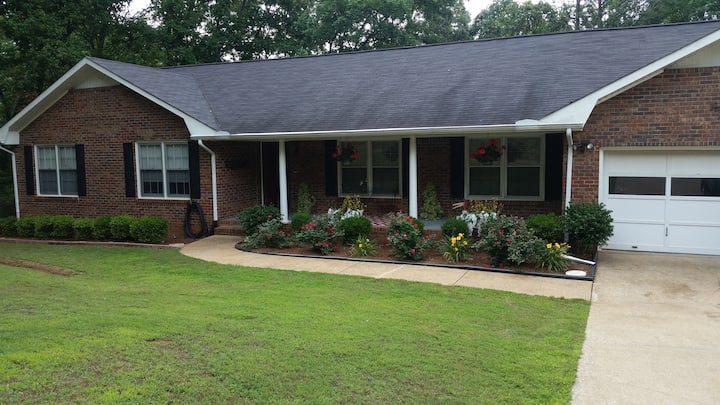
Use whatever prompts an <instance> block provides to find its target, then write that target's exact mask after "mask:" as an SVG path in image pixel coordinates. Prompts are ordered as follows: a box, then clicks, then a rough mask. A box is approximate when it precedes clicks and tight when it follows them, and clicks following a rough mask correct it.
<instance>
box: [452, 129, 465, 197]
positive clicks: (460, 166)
mask: <svg viewBox="0 0 720 405" xmlns="http://www.w3.org/2000/svg"><path fill="white" fill-rule="evenodd" d="M449 180H450V198H457V199H462V198H465V138H463V137H461V136H460V137H454V138H450V179H449Z"/></svg>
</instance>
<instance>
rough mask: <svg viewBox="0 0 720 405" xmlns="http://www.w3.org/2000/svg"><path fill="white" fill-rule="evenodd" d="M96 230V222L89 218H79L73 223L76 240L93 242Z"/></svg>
mask: <svg viewBox="0 0 720 405" xmlns="http://www.w3.org/2000/svg"><path fill="white" fill-rule="evenodd" d="M94 229H95V221H94V220H92V219H89V218H78V219H76V220H75V222H73V230H74V231H75V239H77V240H92V239H93V230H94Z"/></svg>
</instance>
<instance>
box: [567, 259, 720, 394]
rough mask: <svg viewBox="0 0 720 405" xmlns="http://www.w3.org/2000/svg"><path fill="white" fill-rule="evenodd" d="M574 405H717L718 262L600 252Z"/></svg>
mask: <svg viewBox="0 0 720 405" xmlns="http://www.w3.org/2000/svg"><path fill="white" fill-rule="evenodd" d="M572 403H573V404H576V405H584V404H593V405H594V404H623V405H626V404H654V405H660V404H720V258H719V257H712V256H695V255H674V254H673V255H670V254H649V253H639V252H617V251H604V252H602V254H601V257H600V260H599V268H598V271H597V274H596V277H595V288H594V289H593V299H592V304H591V307H590V317H589V318H588V325H587V329H586V338H585V343H584V345H583V351H582V357H581V359H580V364H579V366H578V373H577V379H576V382H575V386H574V388H573V402H572Z"/></svg>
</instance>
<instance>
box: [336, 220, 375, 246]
mask: <svg viewBox="0 0 720 405" xmlns="http://www.w3.org/2000/svg"><path fill="white" fill-rule="evenodd" d="M338 228H339V229H340V230H341V231H342V232H343V242H344V243H346V244H350V243H353V242H355V241H356V240H357V239H358V238H359V237H361V236H368V235H370V233H371V232H372V222H370V220H369V219H367V218H365V217H348V218H345V219H343V220H342V221H340V224H339V225H338Z"/></svg>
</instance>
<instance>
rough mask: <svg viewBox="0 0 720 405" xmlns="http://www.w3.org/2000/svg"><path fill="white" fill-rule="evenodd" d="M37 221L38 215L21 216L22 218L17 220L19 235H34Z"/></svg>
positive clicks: (30, 236) (28, 236) (25, 236)
mask: <svg viewBox="0 0 720 405" xmlns="http://www.w3.org/2000/svg"><path fill="white" fill-rule="evenodd" d="M36 221H37V217H35V216H26V217H20V219H18V220H17V234H18V236H22V237H24V238H32V237H34V236H35V222H36Z"/></svg>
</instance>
